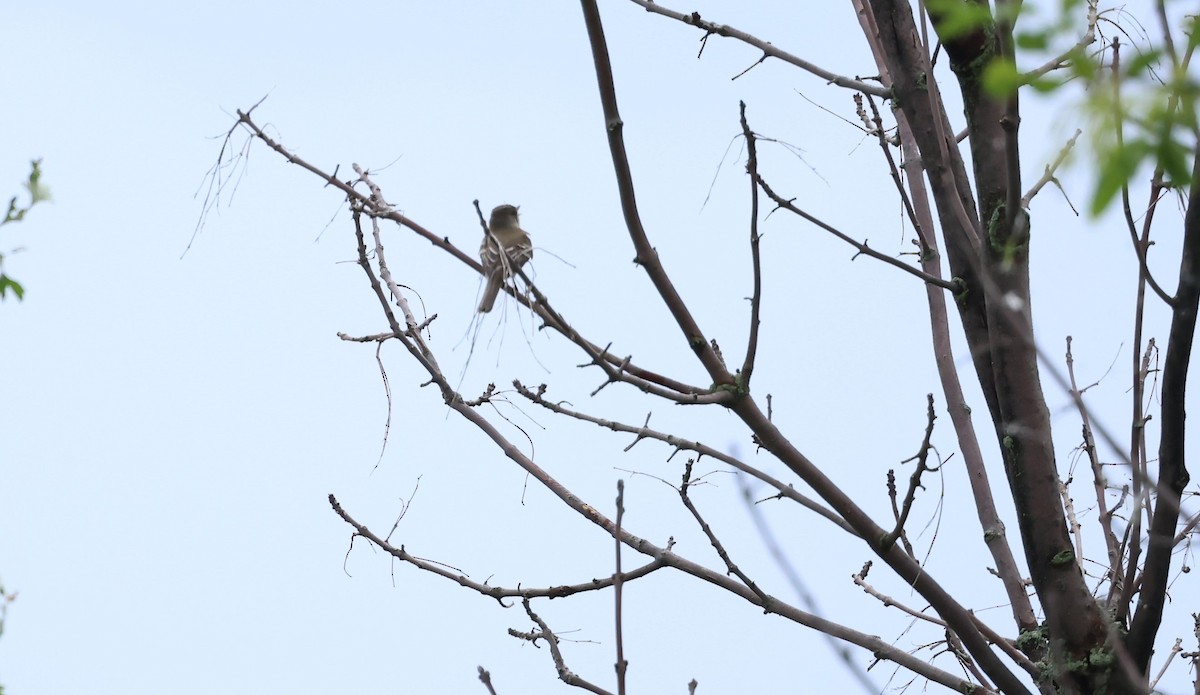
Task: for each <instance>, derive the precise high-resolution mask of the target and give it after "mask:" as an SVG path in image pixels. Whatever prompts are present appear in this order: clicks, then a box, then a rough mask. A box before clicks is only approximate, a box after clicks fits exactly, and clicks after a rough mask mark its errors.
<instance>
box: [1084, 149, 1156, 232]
mask: <svg viewBox="0 0 1200 695" xmlns="http://www.w3.org/2000/svg"><path fill="white" fill-rule="evenodd" d="M1151 151H1152V149H1151V147H1150V143H1147V142H1145V141H1142V140H1134V141H1132V142H1127V143H1125V147H1124V148H1113V150H1111V151H1109V152H1100V153H1098V154H1099V155H1100V178H1099V179H1098V180H1097V181H1096V192H1095V194H1094V195H1093V196H1092V209H1091V213H1092V216H1093V217H1094V216H1096V215H1099V214H1100V213H1101V212H1104V209H1105V208H1107V207H1108V205H1109V203H1111V202H1112V201H1113V199H1114V198H1116V197H1117V194H1118V193H1120V192H1121V189H1122V188H1123V187H1124V186H1125V184H1127V183H1129V179H1130V178H1132V177H1133V175H1134V173H1136V172H1137V169H1138V167H1139V166H1141V164H1142V162H1143V161H1144V160H1145V159H1146V157H1148V156H1149V155H1150V153H1151Z"/></svg>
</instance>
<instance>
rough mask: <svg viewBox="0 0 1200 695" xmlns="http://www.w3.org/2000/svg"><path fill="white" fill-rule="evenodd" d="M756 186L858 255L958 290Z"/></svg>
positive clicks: (762, 182) (767, 187)
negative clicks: (856, 251) (839, 240)
mask: <svg viewBox="0 0 1200 695" xmlns="http://www.w3.org/2000/svg"><path fill="white" fill-rule="evenodd" d="M758 185H760V186H762V189H763V191H764V192H766V194H767V195H768V196H769V197H770V198H771V200H774V201H775V205H777V206H778V207H780V208H782V209H784V210H787V211H788V212H790V213H793V214H795V215H797V216H799V217H802V218H804V219H806V220H808V221H809V222H811V223H813V224H815V225H817V226H818V227H820V228H821V229H824V230H825V231H827V232H829V233H830V234H832V235H834V236H836V237H837V238H839V239H841V240H842V241H844V242H846V243H847V244H850V245H851V246H853V247H854V248H856V249H858V253H860V254H863V255H865V256H870V257H871V258H874V259H876V260H880V261H883V262H884V263H887V264H888V265H891V266H895V267H896V268H899V269H900V270H903V271H904V272H906V273H908V274H909V275H912V276H914V277H917V278H920V279H921V280H922V281H923V282H926V283H929V284H930V285H936V286H938V287H941V288H942V289H946V290H951V291H956V292H957V291H958V290H959V287H958V286H957V285H955V284H954V283H953V282H949V281H947V280H943V279H941V278H940V277H937V276H936V275H930V274H929V273H926V272H924V271H922V270H920V269H919V268H914V267H912V266H911V265H909V264H907V263H905V262H904V261H901V260H900V259H898V258H893V257H891V256H889V255H887V254H886V253H880V252H879V251H876V250H875V249H873V248H871V247H870V246H868V245H867V243H866V242H865V241H864V242H859V241H857V240H855V239H853V238H851V237H850V236H849V235H847V234H845V233H843V232H842V231H841V230H839V229H837V228H836V227H834V226H832V225H829V224H826V223H825V222H822V221H821V220H819V219H817V218H816V217H814V216H812V215H810V214H808V213H807V212H805V211H803V210H801V209H800V208H798V207H796V205H795V204H794V203H793V202H792V200H795V199H794V198H793V199H792V200H784V198H783V197H782V196H780V195H779V194H777V193H776V192H775V191H774V189H772V188H771V186H770V185H769V184H768V183H767V182H766V181H765V180H764V179H763V178H762V177H761V176H759V177H758Z"/></svg>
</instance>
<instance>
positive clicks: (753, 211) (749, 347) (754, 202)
mask: <svg viewBox="0 0 1200 695" xmlns="http://www.w3.org/2000/svg"><path fill="white" fill-rule="evenodd" d="M738 106H739V108H740V110H741V123H742V135H743V137H745V138H746V153H747V156H746V173H747V174H749V175H750V176H749V178H750V260H751V266H752V269H753V276H754V290H753V292H751V294H750V336H749V338H747V339H746V359H745V361H744V362H743V363H742V372H741V375H740V376H741V389H742V390H744V391H748V390H750V377H751V375H752V374H753V373H754V358H755V356H756V355H757V354H758V324H759V310H760V308H761V306H762V259H761V258H760V257H759V251H758V244H759V236H758V146H757V145H756V144H755V135H754V131H752V130H750V124H749V123H747V122H746V102H744V101H743V102H739V104H738Z"/></svg>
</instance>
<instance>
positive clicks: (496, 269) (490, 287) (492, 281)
mask: <svg viewBox="0 0 1200 695" xmlns="http://www.w3.org/2000/svg"><path fill="white" fill-rule="evenodd" d="M501 251H503V253H501ZM532 257H533V244H531V243H530V241H529V234H527V233H526V232H525V230H523V229H521V221H520V219H519V218H518V217H517V206H515V205H500V206H498V207H497V208H496V209H495V210H492V219H491V220H490V221H489V222H488V234H486V235H485V236H484V237H483V243H482V244H480V245H479V260H480V261H482V262H483V276H484V277H485V278H487V285H486V286H485V287H484V288H483V298H482V299H480V300H479V312H480V313H481V314H486V313H487V312H489V311H491V310H492V305H493V304H495V303H496V297H497V296H498V295H499V294H500V288H501V287H503V286H504V282H505V281H506V280H508V278H509V277H511V276H512V275H513V274H514V272H515V271H516V269H517V268H520V267H521V266H523V265H525V263H526V262H527V261H528V260H529V259H530V258H532Z"/></svg>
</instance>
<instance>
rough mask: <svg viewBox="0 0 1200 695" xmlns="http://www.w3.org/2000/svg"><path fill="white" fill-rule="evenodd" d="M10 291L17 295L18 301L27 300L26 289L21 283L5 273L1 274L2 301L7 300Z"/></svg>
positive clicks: (0, 290)
mask: <svg viewBox="0 0 1200 695" xmlns="http://www.w3.org/2000/svg"><path fill="white" fill-rule="evenodd" d="M10 289H11V290H12V292H13V294H14V295H16V297H17V301H20V300H22V299H24V298H25V288H24V287H22V286H21V283H19V282H17V281H16V280H13V279H12V278H10V277H9V276H7V275H5V274H4V273H0V299H5V298H7V297H8V291H9V290H10Z"/></svg>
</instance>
